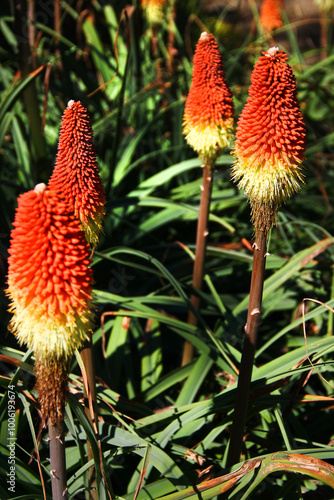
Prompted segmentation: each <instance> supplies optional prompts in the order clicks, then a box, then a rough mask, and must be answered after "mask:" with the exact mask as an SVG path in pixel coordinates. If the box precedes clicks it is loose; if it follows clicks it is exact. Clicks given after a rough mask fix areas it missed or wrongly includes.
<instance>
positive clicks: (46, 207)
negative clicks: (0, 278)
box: [7, 101, 105, 424]
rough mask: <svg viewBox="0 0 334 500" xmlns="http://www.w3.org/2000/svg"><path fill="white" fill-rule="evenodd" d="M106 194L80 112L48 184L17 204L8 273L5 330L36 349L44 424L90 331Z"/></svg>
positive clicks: (72, 117)
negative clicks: (94, 263)
mask: <svg viewBox="0 0 334 500" xmlns="http://www.w3.org/2000/svg"><path fill="white" fill-rule="evenodd" d="M104 203H105V195H104V191H103V187H102V184H101V181H100V178H99V174H98V167H97V163H96V159H95V152H94V146H93V133H92V127H91V125H90V121H89V118H88V115H87V112H86V110H85V108H84V107H83V106H82V104H81V103H80V102H77V103H75V102H74V101H70V102H69V103H68V106H67V108H66V110H65V112H64V115H63V121H62V125H61V131H60V138H59V145H58V154H57V160H56V164H55V167H54V171H53V174H52V177H51V179H50V181H49V185H48V186H46V185H45V184H38V185H37V186H36V187H35V189H33V190H31V191H28V192H27V193H24V194H22V195H21V196H20V197H19V199H18V207H17V210H16V214H15V220H14V223H13V225H14V229H13V230H12V232H11V242H10V248H9V254H10V256H9V259H8V262H9V267H8V289H7V293H8V295H9V299H10V311H11V312H12V313H13V317H12V319H11V325H10V326H11V329H12V331H13V333H14V334H15V335H16V336H17V339H18V341H19V342H20V343H21V344H23V343H25V344H26V345H27V346H28V347H29V348H30V349H32V350H33V351H34V354H35V358H36V362H35V375H36V387H37V391H38V399H39V403H40V408H41V413H42V416H43V418H44V421H49V422H51V424H55V423H56V422H58V421H59V420H61V419H62V418H63V417H64V408H65V401H66V397H67V385H68V373H69V364H70V360H71V357H72V355H73V352H74V350H75V349H79V348H80V347H82V345H83V342H84V341H85V340H86V338H87V337H88V333H89V332H90V331H91V328H92V320H93V312H92V310H91V300H92V296H91V292H92V270H91V268H90V264H91V261H90V253H91V250H90V246H89V243H88V242H90V243H93V244H96V243H97V239H98V235H99V232H100V231H101V226H102V219H103V216H104Z"/></svg>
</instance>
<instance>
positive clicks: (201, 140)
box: [183, 32, 234, 163]
mask: <svg viewBox="0 0 334 500" xmlns="http://www.w3.org/2000/svg"><path fill="white" fill-rule="evenodd" d="M183 127H184V128H183V134H184V135H185V138H186V141H187V142H188V144H189V145H190V146H191V147H192V148H193V149H194V150H195V151H196V152H197V153H198V155H199V156H200V158H201V159H202V160H203V162H204V163H211V162H212V161H213V160H214V159H215V158H216V156H217V155H218V154H219V152H220V151H221V150H222V149H223V148H225V147H230V146H231V143H232V140H233V127H234V106H233V100H232V94H231V91H230V89H229V88H228V86H227V83H226V81H225V72H224V65H223V60H222V58H221V55H220V52H219V48H218V44H217V42H216V40H215V38H214V36H213V35H209V34H207V33H205V32H204V33H202V35H201V37H200V39H199V41H198V43H197V46H196V51H195V54H194V66H193V78H192V83H191V87H190V90H189V94H188V98H187V101H186V105H185V111H184V118H183Z"/></svg>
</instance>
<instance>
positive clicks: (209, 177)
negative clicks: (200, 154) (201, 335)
mask: <svg viewBox="0 0 334 500" xmlns="http://www.w3.org/2000/svg"><path fill="white" fill-rule="evenodd" d="M212 183H213V168H212V167H211V165H210V164H207V165H204V166H203V182H202V187H201V189H202V190H201V200H200V206H199V213H198V220H197V230H196V253H195V260H194V268H193V281H192V286H193V289H194V290H201V288H202V283H203V277H204V264H205V252H206V242H207V237H208V235H209V230H208V219H209V213H210V201H211V191H212ZM190 301H191V304H192V306H193V307H194V309H195V310H196V311H198V310H199V306H200V297H199V296H198V295H195V294H193V295H191V298H190ZM188 324H189V325H192V326H196V325H197V318H196V316H195V314H194V313H193V311H192V310H189V313H188ZM193 356H194V346H193V344H192V343H191V342H190V341H189V340H186V341H185V343H184V349H183V356H182V366H184V365H186V364H188V363H190V362H191V360H192V359H193Z"/></svg>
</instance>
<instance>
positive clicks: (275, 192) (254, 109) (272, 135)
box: [233, 47, 305, 229]
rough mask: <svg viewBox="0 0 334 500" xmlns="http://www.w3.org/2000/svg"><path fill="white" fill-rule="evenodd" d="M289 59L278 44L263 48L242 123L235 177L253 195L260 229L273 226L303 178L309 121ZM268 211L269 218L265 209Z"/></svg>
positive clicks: (236, 154) (255, 217) (239, 128)
mask: <svg viewBox="0 0 334 500" xmlns="http://www.w3.org/2000/svg"><path fill="white" fill-rule="evenodd" d="M287 59H288V57H287V55H286V54H285V53H284V52H283V51H281V50H279V49H278V48H277V47H272V48H271V49H269V50H268V52H263V55H262V56H261V57H260V58H259V60H258V61H257V63H256V64H255V67H254V70H253V72H252V76H251V85H250V88H249V97H248V99H247V103H246V105H245V107H244V109H243V110H242V113H241V115H240V118H239V120H238V125H237V134H236V143H235V150H234V154H235V156H236V157H237V162H236V164H235V165H234V167H233V179H234V180H237V181H239V188H241V189H244V190H245V194H246V195H247V197H248V198H249V200H250V203H251V207H252V213H253V218H254V223H255V225H256V228H257V229H261V228H262V226H263V227H264V228H265V229H268V227H271V225H272V224H273V223H274V222H275V219H276V213H277V210H278V208H279V206H280V204H281V203H282V202H284V201H285V200H286V199H287V198H288V197H289V196H291V194H292V193H293V192H294V191H297V190H298V189H299V184H298V181H300V180H302V174H301V168H300V164H301V162H302V161H303V158H304V150H305V125H304V122H303V117H302V114H301V112H300V109H299V103H298V99H297V94H296V80H295V77H294V74H293V70H292V68H291V67H290V66H289V64H287V62H286V61H287ZM268 211H269V212H270V213H271V216H270V217H269V219H266V216H265V215H263V213H267V212H268ZM259 214H262V215H263V217H264V219H265V221H264V220H263V217H262V215H259Z"/></svg>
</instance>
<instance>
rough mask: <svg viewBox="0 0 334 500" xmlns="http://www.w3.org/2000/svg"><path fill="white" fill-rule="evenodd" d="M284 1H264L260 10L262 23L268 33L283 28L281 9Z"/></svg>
mask: <svg viewBox="0 0 334 500" xmlns="http://www.w3.org/2000/svg"><path fill="white" fill-rule="evenodd" d="M283 7H284V0H263V2H262V4H261V8H260V21H261V24H262V26H263V29H264V30H265V31H267V32H270V31H273V30H275V29H277V28H280V27H281V26H283V20H282V15H281V9H282V8H283Z"/></svg>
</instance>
